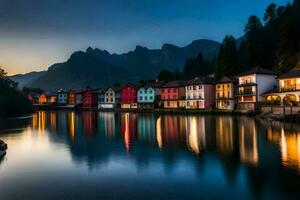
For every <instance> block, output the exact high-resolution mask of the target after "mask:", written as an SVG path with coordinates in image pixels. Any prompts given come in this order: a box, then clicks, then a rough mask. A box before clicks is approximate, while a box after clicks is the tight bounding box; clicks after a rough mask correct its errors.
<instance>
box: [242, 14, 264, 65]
mask: <svg viewBox="0 0 300 200" xmlns="http://www.w3.org/2000/svg"><path fill="white" fill-rule="evenodd" d="M245 33H246V40H247V45H246V46H247V53H248V55H247V57H248V59H249V60H248V63H249V65H250V66H264V53H265V51H264V46H263V44H264V35H263V25H262V23H261V21H260V19H259V18H258V17H256V16H255V15H252V16H251V17H250V18H249V20H248V23H247V24H246V26H245Z"/></svg>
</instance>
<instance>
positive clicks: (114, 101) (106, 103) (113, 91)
mask: <svg viewBox="0 0 300 200" xmlns="http://www.w3.org/2000/svg"><path fill="white" fill-rule="evenodd" d="M119 107H120V88H119V87H109V88H107V89H106V90H105V91H104V95H103V103H102V104H101V105H99V108H104V109H112V108H119Z"/></svg>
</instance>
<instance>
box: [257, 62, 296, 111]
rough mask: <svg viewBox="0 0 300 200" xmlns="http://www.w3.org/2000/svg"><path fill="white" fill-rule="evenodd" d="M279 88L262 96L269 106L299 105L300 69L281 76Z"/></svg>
mask: <svg viewBox="0 0 300 200" xmlns="http://www.w3.org/2000/svg"><path fill="white" fill-rule="evenodd" d="M277 79H278V87H277V88H273V89H272V90H270V91H268V92H266V93H265V94H263V95H262V97H264V98H265V101H266V103H267V104H269V105H287V106H290V105H294V106H296V105H299V101H300V69H297V68H296V69H293V70H291V71H289V72H287V73H284V74H282V75H280V76H279V77H278V78H277Z"/></svg>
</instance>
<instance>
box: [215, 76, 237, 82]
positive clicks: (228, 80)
mask: <svg viewBox="0 0 300 200" xmlns="http://www.w3.org/2000/svg"><path fill="white" fill-rule="evenodd" d="M236 81H237V80H236V78H234V77H227V76H222V77H221V78H220V79H219V80H218V81H217V83H234V82H236Z"/></svg>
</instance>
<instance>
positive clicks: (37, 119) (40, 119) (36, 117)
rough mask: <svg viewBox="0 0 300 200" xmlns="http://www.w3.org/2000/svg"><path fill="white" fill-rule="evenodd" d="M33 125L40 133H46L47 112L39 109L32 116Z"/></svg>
mask: <svg viewBox="0 0 300 200" xmlns="http://www.w3.org/2000/svg"><path fill="white" fill-rule="evenodd" d="M32 127H33V128H34V129H37V130H38V133H39V134H44V133H45V129H46V113H45V111H39V112H37V113H35V114H33V116H32Z"/></svg>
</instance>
